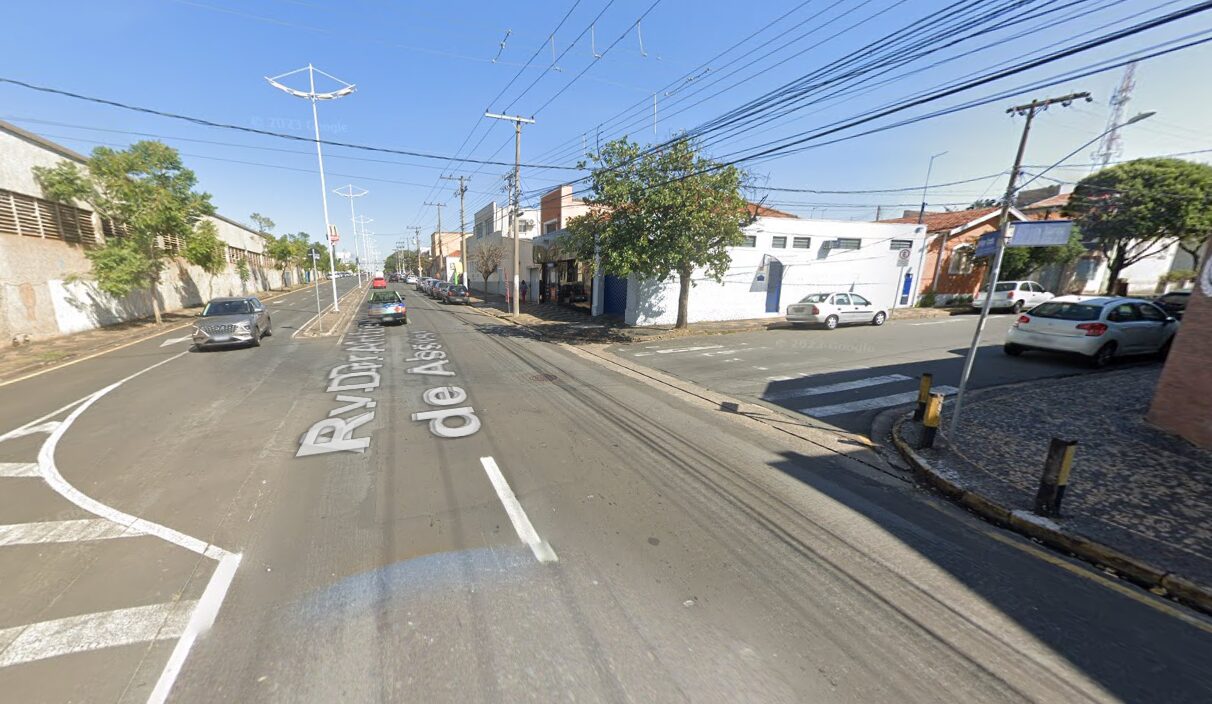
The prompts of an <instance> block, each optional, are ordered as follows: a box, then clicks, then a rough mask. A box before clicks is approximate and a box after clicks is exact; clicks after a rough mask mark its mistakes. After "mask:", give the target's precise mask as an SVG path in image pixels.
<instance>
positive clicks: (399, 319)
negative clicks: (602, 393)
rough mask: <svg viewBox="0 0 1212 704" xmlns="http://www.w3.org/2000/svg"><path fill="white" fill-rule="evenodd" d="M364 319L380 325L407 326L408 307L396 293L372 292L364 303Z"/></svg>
mask: <svg viewBox="0 0 1212 704" xmlns="http://www.w3.org/2000/svg"><path fill="white" fill-rule="evenodd" d="M366 317H368V318H370V319H371V320H376V321H378V323H379V324H380V325H386V324H387V323H395V324H397V325H407V324H408V307H407V306H405V305H404V297H403V296H401V295H400V294H399V292H398V291H374V292H372V293H371V294H370V299H369V300H368V301H367V303H366Z"/></svg>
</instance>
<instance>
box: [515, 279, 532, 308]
mask: <svg viewBox="0 0 1212 704" xmlns="http://www.w3.org/2000/svg"><path fill="white" fill-rule="evenodd" d="M529 290H530V287H529V286H527V285H526V282H525V281H522V282H520V283H519V284H518V291H519V293H520V295H519V297H518V301H519V302H521V303H525V302H526V292H527V291H529Z"/></svg>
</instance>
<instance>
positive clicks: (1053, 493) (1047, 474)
mask: <svg viewBox="0 0 1212 704" xmlns="http://www.w3.org/2000/svg"><path fill="white" fill-rule="evenodd" d="M1076 453H1077V441H1076V440H1061V439H1060V438H1052V442H1051V443H1049V444H1048V457H1047V459H1045V460H1044V475H1043V476H1042V477H1040V480H1039V491H1038V492H1037V493H1036V494H1035V512H1036V513H1037V514H1039V515H1041V516H1059V515H1060V506H1061V499H1063V498H1065V487H1067V486H1069V472H1070V470H1072V469H1073V455H1074V454H1076Z"/></svg>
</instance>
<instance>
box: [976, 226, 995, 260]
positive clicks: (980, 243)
mask: <svg viewBox="0 0 1212 704" xmlns="http://www.w3.org/2000/svg"><path fill="white" fill-rule="evenodd" d="M999 234H1000V233H999V232H997V231H994V232H986V233H985V234H983V235H981V238H980V239H979V240H977V241H976V252H975V253H973V256H974V257H976V258H977V259H979V258H981V257H991V256H993V255H994V254H996V253H997V239H998V235H999Z"/></svg>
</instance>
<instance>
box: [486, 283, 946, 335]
mask: <svg viewBox="0 0 1212 704" xmlns="http://www.w3.org/2000/svg"><path fill="white" fill-rule="evenodd" d="M473 293H474V295H475V296H477V297H479V298H477V302H476V303H474V304H473V305H474V306H475V307H477V308H480V309H483V310H485V311H486V312H488V313H491V314H494V315H497V316H506V315H508V310H509V308H508V306H507V305H506V304H505V297H504V296H500V295H497V294H482V293H478V292H473ZM953 314H955V312H954V311H953V310H952V309H943V308H925V309H923V308H904V309H898V310H896V311H894V313H893V316H892V317H893V318H897V319H900V318H933V317H947V316H950V315H953ZM510 319H511V320H513V321H515V322H517V323H520V324H522V325H527V326H529V327H533V328H538V329H539V330H541V331H542V332H543V334H544V335H548V336H551V337H556V338H560V339H563V340H565V341H569V342H603V343H605V342H609V343H623V344H625V343H632V342H653V341H656V340H664V339H670V338H676V337H689V336H694V335H725V334H728V333H736V332H753V331H756V330H771V329H777V328H784V327H788V325H787V322H786V321H785V320H783V319H782V318H748V319H743V320H717V321H707V322H701V323H691V324H690V325H689V326H687V327H686V328H684V329H681V330H677V329H675V328H674V327H673V326H672V325H649V326H642V327H633V326H628V325H625V324H624V323H623V321H622V320H620V319H618V318H613V317H608V316H598V317H591V316H590V315H589V312H588V309H585V308H579V307H570V306H561V305H557V304H554V303H523V304H522V306H521V311H520V314H519V315H518V316H516V317H513V316H510Z"/></svg>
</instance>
